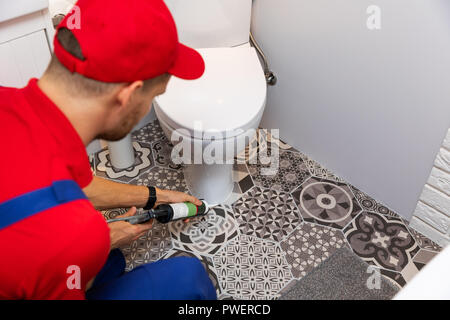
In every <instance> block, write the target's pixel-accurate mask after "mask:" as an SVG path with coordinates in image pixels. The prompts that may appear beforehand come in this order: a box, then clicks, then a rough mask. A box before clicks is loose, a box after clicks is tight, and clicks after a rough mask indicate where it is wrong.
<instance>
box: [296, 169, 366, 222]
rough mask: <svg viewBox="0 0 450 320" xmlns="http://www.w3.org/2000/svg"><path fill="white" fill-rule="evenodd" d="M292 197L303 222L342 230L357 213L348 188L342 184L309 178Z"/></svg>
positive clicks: (354, 201) (359, 209) (355, 202)
mask: <svg viewBox="0 0 450 320" xmlns="http://www.w3.org/2000/svg"><path fill="white" fill-rule="evenodd" d="M292 196H293V198H294V200H295V202H296V203H297V206H298V208H299V209H300V212H301V214H302V216H303V219H304V220H305V221H309V222H314V223H318V224H321V225H324V226H330V227H333V228H338V229H342V228H343V227H344V226H345V225H347V224H348V223H349V222H350V221H351V220H352V219H353V218H354V217H355V216H356V215H357V214H358V213H359V212H361V208H360V206H359V205H358V202H357V201H356V199H355V197H354V196H353V193H352V192H351V190H350V188H349V187H348V186H347V185H346V184H345V183H342V182H336V181H332V180H326V179H321V178H317V177H311V178H309V179H308V180H307V181H305V182H304V183H303V184H302V185H301V186H300V187H299V188H297V189H296V190H295V191H294V192H292Z"/></svg>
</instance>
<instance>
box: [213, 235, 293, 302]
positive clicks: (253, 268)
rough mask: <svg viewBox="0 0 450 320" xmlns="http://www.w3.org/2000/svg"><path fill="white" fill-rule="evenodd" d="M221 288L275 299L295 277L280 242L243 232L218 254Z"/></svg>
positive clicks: (245, 296)
mask: <svg viewBox="0 0 450 320" xmlns="http://www.w3.org/2000/svg"><path fill="white" fill-rule="evenodd" d="M213 261H214V266H215V267H216V270H217V274H218V277H219V281H220V284H221V287H222V288H223V289H224V291H225V292H226V293H228V294H230V295H232V296H233V297H235V298H238V299H274V298H276V297H277V296H278V292H279V291H280V290H281V288H283V287H284V286H285V285H286V283H288V282H289V281H290V280H291V279H292V274H291V272H290V270H289V266H288V265H287V263H286V261H285V259H284V256H283V252H282V250H281V248H280V247H279V245H278V244H276V243H273V242H269V241H266V240H261V239H257V238H254V237H250V236H246V235H241V236H239V237H238V238H236V239H234V240H232V241H230V242H229V243H228V244H227V246H225V248H223V249H222V250H220V251H219V252H218V253H217V254H216V255H215V256H214V257H213Z"/></svg>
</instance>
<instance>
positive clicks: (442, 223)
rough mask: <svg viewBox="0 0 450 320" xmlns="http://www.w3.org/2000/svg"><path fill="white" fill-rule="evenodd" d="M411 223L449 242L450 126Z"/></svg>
mask: <svg viewBox="0 0 450 320" xmlns="http://www.w3.org/2000/svg"><path fill="white" fill-rule="evenodd" d="M410 226H411V227H413V228H414V229H416V230H417V231H419V232H421V233H423V234H424V235H426V236H427V237H428V238H430V239H431V240H433V241H435V242H437V243H438V244H440V245H441V246H446V245H447V244H449V243H450V129H448V131H447V136H446V138H445V140H444V142H443V143H442V146H441V149H440V150H439V153H438V155H437V156H436V160H435V161H434V166H433V169H431V174H430V177H429V178H428V181H427V184H426V185H425V186H424V188H423V190H422V194H421V195H420V199H419V202H418V203H417V207H416V210H415V211H414V215H413V217H412V219H411V222H410Z"/></svg>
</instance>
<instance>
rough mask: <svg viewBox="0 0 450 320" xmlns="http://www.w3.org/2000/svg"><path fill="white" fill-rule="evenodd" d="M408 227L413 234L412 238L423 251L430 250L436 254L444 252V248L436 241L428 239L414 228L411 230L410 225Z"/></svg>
mask: <svg viewBox="0 0 450 320" xmlns="http://www.w3.org/2000/svg"><path fill="white" fill-rule="evenodd" d="M407 227H408V230H409V232H410V233H411V234H412V236H413V237H414V239H415V240H416V242H417V244H418V245H419V247H421V248H422V249H428V250H431V251H435V252H441V251H442V247H441V246H440V245H438V244H437V243H435V242H434V241H432V240H430V239H428V238H427V237H426V236H424V235H423V234H421V233H420V232H418V231H416V230H414V229H413V228H410V227H409V226H408V225H407Z"/></svg>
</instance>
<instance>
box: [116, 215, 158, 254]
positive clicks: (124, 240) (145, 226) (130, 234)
mask: <svg viewBox="0 0 450 320" xmlns="http://www.w3.org/2000/svg"><path fill="white" fill-rule="evenodd" d="M135 214H136V207H132V208H131V209H130V210H128V211H127V213H125V214H123V215H120V216H117V217H116V218H122V217H129V216H133V215H135ZM152 224H153V219H152V220H150V221H148V222H146V223H140V224H135V225H133V224H131V223H129V222H127V221H116V222H111V223H109V224H108V226H109V234H110V238H111V250H112V249H115V248H118V247H121V246H123V245H126V244H129V243H130V242H131V241H134V240H136V239H137V238H139V237H140V236H142V235H144V234H145V233H146V232H147V231H148V230H150V229H151V228H152Z"/></svg>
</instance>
